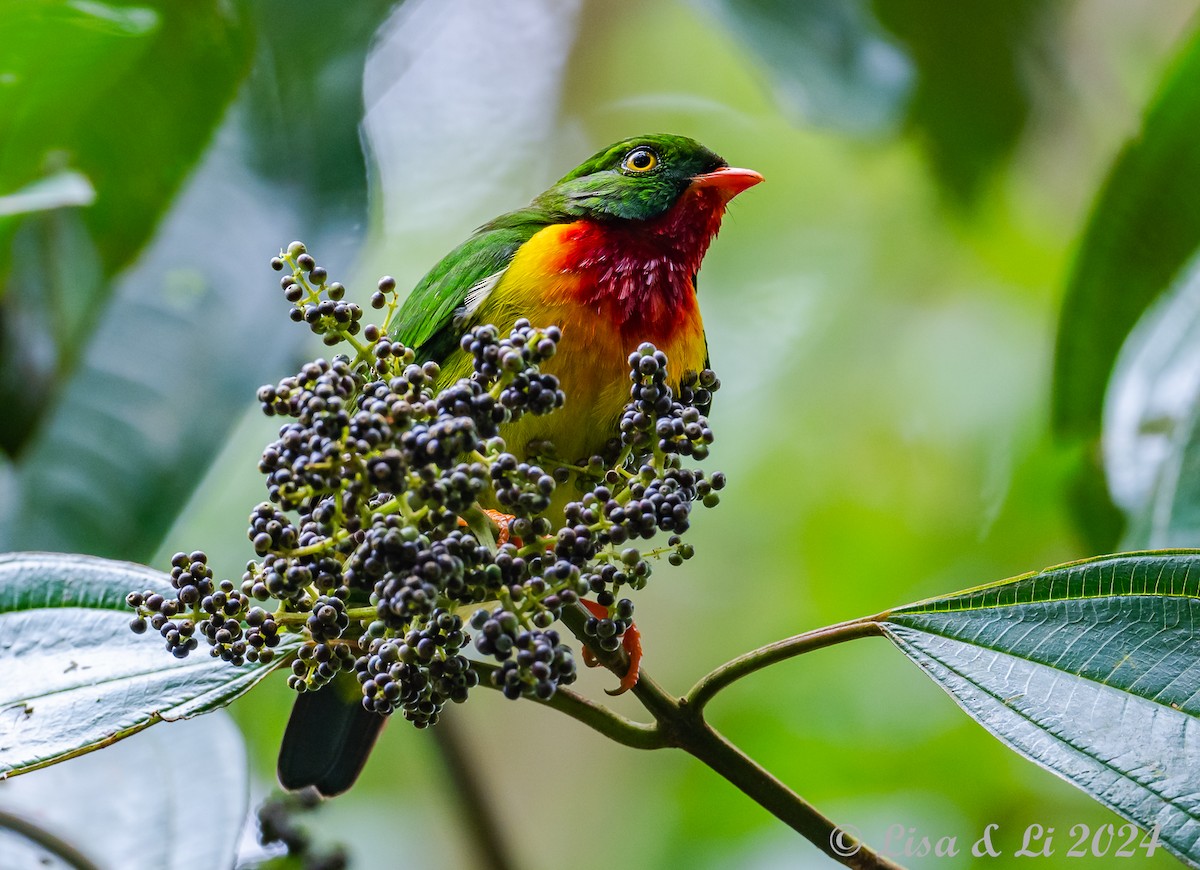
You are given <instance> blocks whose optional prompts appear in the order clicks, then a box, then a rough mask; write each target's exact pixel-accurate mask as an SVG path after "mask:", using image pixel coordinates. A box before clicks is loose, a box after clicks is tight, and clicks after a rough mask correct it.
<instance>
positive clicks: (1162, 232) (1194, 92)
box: [1053, 30, 1200, 443]
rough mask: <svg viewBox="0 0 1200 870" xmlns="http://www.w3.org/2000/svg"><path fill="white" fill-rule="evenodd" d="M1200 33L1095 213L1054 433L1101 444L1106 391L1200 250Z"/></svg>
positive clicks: (1070, 295)
mask: <svg viewBox="0 0 1200 870" xmlns="http://www.w3.org/2000/svg"><path fill="white" fill-rule="evenodd" d="M1198 80H1200V30H1197V31H1195V32H1193V33H1192V35H1191V37H1190V38H1189V39H1188V40H1187V41H1186V42H1185V44H1184V45H1183V47H1182V49H1181V50H1180V52H1179V54H1178V55H1177V56H1176V57H1175V60H1174V62H1173V63H1172V65H1171V67H1170V69H1169V70H1168V71H1167V73H1166V75H1165V76H1164V78H1163V80H1162V83H1161V84H1160V86H1159V89H1158V93H1157V95H1156V96H1155V97H1154V100H1153V101H1152V102H1151V104H1150V107H1149V109H1148V110H1147V112H1146V117H1145V120H1144V121H1143V123H1142V129H1141V132H1140V133H1139V134H1138V135H1137V136H1136V137H1134V138H1133V139H1132V140H1130V142H1129V143H1128V144H1127V145H1126V146H1125V148H1124V150H1123V151H1122V152H1121V155H1120V156H1119V157H1118V158H1117V161H1116V163H1115V164H1114V165H1113V168H1112V170H1111V171H1110V173H1109V176H1108V179H1107V180H1106V182H1105V184H1104V188H1103V189H1102V190H1101V192H1100V195H1099V197H1098V198H1097V200H1096V203H1095V205H1094V206H1093V208H1092V213H1091V218H1090V220H1089V222H1088V226H1087V229H1086V230H1085V232H1084V235H1083V240H1082V241H1081V243H1080V246H1079V252H1078V254H1077V255H1076V259H1075V265H1074V268H1073V270H1072V273H1071V277H1070V280H1069V283H1068V285H1067V291H1066V296H1065V297H1064V299H1063V305H1062V314H1061V316H1060V318H1059V325H1058V345H1057V348H1056V352H1055V369H1054V407H1053V413H1054V426H1055V429H1056V431H1057V432H1058V433H1059V434H1060V435H1061V436H1063V437H1065V438H1070V439H1078V440H1082V441H1085V442H1089V443H1090V442H1094V441H1096V440H1097V439H1098V438H1099V433H1100V422H1101V407H1102V403H1103V398H1104V390H1105V385H1106V384H1107V382H1108V378H1109V373H1110V371H1111V370H1112V366H1113V362H1114V360H1115V359H1116V357H1117V352H1118V350H1119V349H1120V347H1121V345H1122V343H1123V342H1124V341H1125V338H1126V336H1128V335H1129V332H1130V330H1131V329H1132V328H1133V325H1134V324H1135V323H1136V322H1137V320H1138V318H1139V317H1141V315H1142V313H1143V312H1144V311H1145V310H1146V308H1147V307H1148V306H1149V305H1150V303H1151V302H1152V301H1153V300H1154V299H1156V298H1157V297H1158V296H1159V294H1160V293H1162V292H1163V291H1164V290H1166V288H1167V287H1168V286H1169V285H1170V282H1171V279H1172V277H1173V276H1174V275H1175V274H1176V273H1177V272H1178V271H1179V270H1180V268H1181V267H1182V266H1183V265H1184V263H1185V262H1187V260H1188V258H1189V257H1190V256H1191V255H1192V252H1193V251H1195V250H1196V249H1197V248H1198V247H1200V197H1197V196H1196V194H1195V191H1196V190H1197V189H1198V188H1200V149H1198V148H1197V147H1196V130H1197V129H1198V128H1200V88H1197V87H1196V82H1197V81H1198Z"/></svg>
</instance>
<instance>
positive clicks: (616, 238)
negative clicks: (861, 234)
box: [279, 134, 763, 795]
mask: <svg viewBox="0 0 1200 870" xmlns="http://www.w3.org/2000/svg"><path fill="white" fill-rule="evenodd" d="M762 180H763V179H762V176H761V175H759V174H758V173H757V172H754V171H752V170H749V169H735V168H732V167H730V166H729V165H728V164H727V163H726V162H725V161H724V160H723V159H722V158H720V157H719V156H717V155H716V154H714V153H713V152H712V151H709V150H708V149H707V148H705V147H704V146H702V145H701V144H700V143H698V142H696V141H694V140H692V139H688V138H686V137H684V136H675V135H667V134H659V135H649V136H638V137H635V138H632V139H625V140H623V141H621V142H618V143H616V144H615V145H612V146H610V147H608V148H605V149H604V150H603V151H600V152H599V153H597V154H596V155H594V156H593V157H591V158H589V159H588V160H586V161H584V162H583V163H582V164H580V165H579V166H578V167H576V168H575V169H574V170H572V171H571V172H569V173H568V174H567V175H566V176H564V177H563V178H562V179H561V180H560V181H559V182H558V183H557V184H555V185H554V186H553V187H551V188H550V189H549V190H547V191H546V192H545V193H542V194H541V195H539V196H538V197H536V198H535V199H534V200H533V202H532V203H530V205H529V206H527V207H526V208H523V209H520V210H518V211H514V212H509V213H508V214H505V215H501V216H500V217H498V218H496V219H495V220H493V221H491V222H489V223H487V224H485V225H484V226H482V227H481V228H480V229H479V230H478V231H476V233H475V234H474V235H473V236H472V237H471V238H470V239H468V240H467V241H466V242H464V243H463V244H461V245H459V246H458V247H457V248H455V249H454V250H453V251H451V252H450V253H449V254H448V255H447V256H446V257H445V258H443V259H442V260H441V262H439V263H438V264H437V265H436V266H434V267H433V269H432V270H430V272H429V273H428V274H427V275H426V276H425V277H424V278H423V279H422V280H421V282H420V283H419V284H418V285H417V286H416V288H415V289H414V290H413V291H412V293H411V294H410V295H409V297H408V299H407V300H406V302H405V303H404V305H403V306H402V308H401V309H400V311H399V313H398V317H397V323H398V329H393V330H392V331H393V333H394V336H395V338H396V339H397V340H398V341H400V342H402V343H403V344H405V345H407V346H409V347H411V348H413V349H414V350H415V351H416V353H417V356H418V358H419V359H422V360H434V361H436V362H438V363H439V364H440V365H441V372H442V373H441V375H440V379H441V380H440V384H439V385H440V386H444V385H446V384H449V383H453V382H454V381H455V380H457V379H458V378H461V377H465V376H468V375H469V374H470V373H471V358H470V356H469V355H468V354H467V353H466V352H464V351H463V350H462V349H461V348H460V346H459V341H460V339H461V337H462V335H463V333H464V332H466V331H467V330H469V329H471V328H472V327H474V326H476V325H479V324H484V323H491V324H494V325H495V326H497V327H498V328H499V329H500V332H501V334H507V333H508V331H509V330H510V329H511V327H512V325H513V324H514V323H515V322H516V320H517V319H519V318H522V317H524V318H527V319H529V320H530V321H531V322H532V323H533V324H534V325H535V326H549V325H552V324H554V325H557V326H559V327H560V328H561V329H562V336H563V337H562V341H561V343H560V350H559V353H558V354H556V355H555V356H554V357H553V358H552V359H551V360H550V361H549V362H548V363H547V364H545V365H544V366H543V367H542V368H543V371H545V372H548V373H550V374H554V375H556V376H557V377H558V378H559V382H560V385H561V387H562V389H563V391H564V392H565V394H566V397H567V404H566V407H565V408H564V409H563V410H561V411H557V412H555V413H553V414H549V415H546V416H539V415H533V414H527V415H525V416H524V417H522V418H521V419H520V420H519V421H517V422H516V423H514V424H512V425H510V426H508V427H507V428H505V429H503V430H502V433H501V434H502V435H503V436H504V439H505V441H506V443H507V445H508V449H509V450H510V451H511V452H512V453H514V454H516V455H517V456H523V455H525V453H526V450H527V447H528V445H529V444H530V442H533V441H543V440H548V441H550V442H551V443H553V445H554V447H555V449H556V451H557V454H558V456H559V457H560V458H562V459H564V460H567V461H571V460H575V459H579V458H584V459H586V457H588V456H591V455H592V454H594V453H597V452H599V451H600V450H601V449H602V448H603V447H604V445H605V443H606V442H607V441H608V440H609V439H610V438H612V437H613V436H614V435H616V434H617V431H618V421H619V418H620V415H621V411H622V408H623V407H624V405H625V403H626V402H627V401H628V396H629V375H628V371H629V367H628V363H627V358H628V356H629V354H630V352H631V351H633V350H635V349H636V348H637V347H638V345H639V344H641V343H642V342H646V341H649V342H652V343H653V344H655V345H656V346H657V347H658V348H659V349H660V350H662V351H664V352H665V353H666V354H667V357H668V359H669V360H670V365H671V371H672V373H673V379H674V384H673V386H677V385H678V381H679V378H680V377H681V376H682V375H683V374H684V373H685V372H687V371H689V370H690V371H699V370H701V369H704V368H706V367H707V364H708V347H707V343H706V341H705V336H704V327H703V324H702V322H701V319H700V308H699V304H698V302H697V299H696V273H697V271H698V270H699V268H700V263H701V260H703V258H704V254H705V252H706V251H707V250H708V246H709V243H710V242H711V241H712V239H713V237H714V236H716V234H717V230H718V229H719V228H720V225H721V218H722V216H723V215H724V213H725V207H726V205H727V204H728V203H729V201H730V200H731V199H732V198H733V197H734V196H736V195H737V194H738V193H740V192H742V191H743V190H746V189H747V188H749V187H752V186H753V185H755V184H758V183H759V182H760V181H762ZM571 489H572V488H571V487H569V486H564V487H561V488H560V490H561V491H562V492H563V493H564V495H563V496H562V497H561V498H560V500H559V502H558V503H556V506H552V508H551V510H555V508H556V507H557V510H559V511H561V508H562V502H563V501H565V498H566V494H568V493H570V491H571ZM631 670H633V669H631ZM633 675H634V677H635V678H636V671H634V674H633ZM384 721H385V719H384V717H382V716H379V715H378V714H376V713H373V712H368V711H367V710H365V709H364V708H363V706H362V704H361V692H360V690H359V688H358V686H357V684H356V682H355V680H354V679H353V678H349V679H348V681H346V684H345V685H342V684H340V683H339V681H338V680H335V681H334V683H333V684H331V685H329V686H327V687H326V688H324V689H321V690H320V691H317V692H310V693H307V694H302V695H300V697H299V698H298V699H297V701H296V705H295V707H294V708H293V711H292V717H291V719H290V721H289V722H288V727H287V731H286V733H285V734H284V739H283V745H282V747H281V750H280V757H279V779H280V782H281V783H282V785H283V786H284V787H285V788H288V789H298V788H303V787H305V786H310V785H311V786H315V787H316V788H317V789H318V790H319V791H320V792H321V793H322V794H325V795H334V794H338V793H340V792H342V791H345V790H346V789H347V788H349V787H350V785H352V784H353V782H354V780H355V779H356V778H357V776H358V773H359V772H360V771H361V769H362V766H363V764H364V763H365V762H366V759H367V756H368V754H369V752H370V750H371V747H372V745H373V744H374V741H375V737H376V736H377V735H378V733H379V730H380V728H381V727H382V725H383V723H384Z"/></svg>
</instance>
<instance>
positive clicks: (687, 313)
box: [558, 188, 725, 346]
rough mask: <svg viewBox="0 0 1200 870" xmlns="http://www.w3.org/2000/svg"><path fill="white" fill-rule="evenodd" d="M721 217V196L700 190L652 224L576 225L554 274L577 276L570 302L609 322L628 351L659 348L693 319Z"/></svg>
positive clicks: (691, 192) (688, 194)
mask: <svg viewBox="0 0 1200 870" xmlns="http://www.w3.org/2000/svg"><path fill="white" fill-rule="evenodd" d="M724 214H725V198H724V197H722V195H721V194H720V192H718V191H717V190H714V189H711V188H699V189H693V190H689V191H688V192H686V193H685V194H684V195H683V196H682V197H680V199H679V201H678V202H677V203H676V204H675V205H674V206H672V208H671V209H670V210H669V211H668V212H667V213H666V214H664V215H662V216H661V217H659V218H656V219H655V220H651V221H614V222H611V223H609V222H605V223H601V222H599V221H591V220H581V221H577V222H576V223H574V224H571V225H570V229H569V230H568V231H567V232H566V233H565V234H564V235H563V237H562V239H561V240H562V242H563V243H564V245H563V253H562V257H561V259H560V260H559V263H558V268H559V270H560V271H562V272H570V273H574V274H577V275H579V276H580V277H581V278H583V280H582V281H581V282H580V284H579V288H578V291H577V296H576V301H577V302H578V303H579V304H581V305H584V306H587V307H588V308H590V309H592V310H594V311H595V312H596V314H597V315H598V316H602V317H608V318H611V319H612V320H613V321H615V323H616V324H617V325H618V328H619V329H620V330H621V332H622V334H623V335H625V336H627V337H628V338H629V339H630V340H632V342H633V344H632V345H631V346H636V344H637V343H638V342H641V341H651V342H654V343H655V344H658V345H660V346H661V345H662V344H664V343H666V342H667V341H669V340H670V339H671V337H672V336H673V335H674V334H675V333H676V331H677V330H678V329H679V328H681V327H684V326H686V325H689V322H690V321H691V320H692V319H693V318H695V317H698V316H699V312H698V307H697V304H696V285H695V277H696V272H697V271H698V270H699V269H700V263H701V261H702V260H703V259H704V254H705V252H706V251H707V250H708V246H709V244H710V243H711V242H712V240H713V238H714V237H715V236H716V235H717V231H718V230H719V229H720V227H721V218H722V216H723V215H724Z"/></svg>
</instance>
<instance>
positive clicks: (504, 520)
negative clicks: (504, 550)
mask: <svg viewBox="0 0 1200 870" xmlns="http://www.w3.org/2000/svg"><path fill="white" fill-rule="evenodd" d="M483 512H484V513H485V514H487V515H488V519H490V520H491V521H492V522H493V523H495V524H496V528H498V529H499V530H500V531H499V532H498V533H497V534H496V545H497V546H504V545H505V544H507V543H508V542H509V539H510V538H511V537H512V533H511V532H510V531H509V530H508V524H509V523H511V522H512V521H513V519H514V518H513V515H512V514H506V513H504V512H503V511H494V510H490V509H489V508H484V509H483ZM514 543H516V544H517V545H518V546H519V545H520V543H521V541H520V539H519V538H517V539H515V540H514Z"/></svg>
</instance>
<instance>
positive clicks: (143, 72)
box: [0, 0, 253, 455]
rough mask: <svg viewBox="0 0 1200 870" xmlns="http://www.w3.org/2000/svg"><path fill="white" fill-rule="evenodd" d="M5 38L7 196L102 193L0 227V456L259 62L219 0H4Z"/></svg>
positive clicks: (13, 450)
mask: <svg viewBox="0 0 1200 870" xmlns="http://www.w3.org/2000/svg"><path fill="white" fill-rule="evenodd" d="M0 33H3V34H4V41H5V51H4V52H3V54H2V55H0V82H2V84H0V195H6V196H11V195H13V194H15V193H18V192H20V191H28V190H29V188H30V186H31V185H36V184H37V183H38V182H39V181H46V180H49V179H51V178H55V177H62V176H63V175H64V174H65V173H69V174H70V175H71V176H72V177H76V178H78V179H79V180H80V181H83V182H85V183H86V184H87V185H90V187H91V189H92V190H94V191H95V193H96V196H95V198H94V201H91V202H89V203H87V204H86V206H84V207H81V208H70V209H66V210H65V211H55V212H48V213H46V212H43V213H39V214H34V215H23V216H22V215H17V216H9V217H3V216H0V368H2V369H3V370H4V371H5V373H6V374H7V375H8V376H6V377H3V378H0V404H3V405H4V407H5V408H6V409H7V413H5V414H4V415H0V449H3V450H4V451H6V452H8V453H10V454H12V455H15V454H17V453H19V452H20V451H21V449H22V448H23V447H24V445H25V444H26V442H27V440H28V439H29V438H30V437H31V435H32V434H33V432H34V430H35V427H36V425H37V423H38V422H39V418H40V416H41V414H42V413H43V412H44V410H45V408H46V402H45V399H46V397H47V396H52V395H54V394H55V393H57V391H58V389H59V387H60V385H61V383H62V381H63V380H64V379H65V378H66V377H68V376H69V374H70V373H71V370H72V369H73V367H74V365H75V364H76V363H77V362H78V360H79V353H78V349H79V348H80V347H81V346H83V345H84V344H85V342H86V338H87V330H88V329H90V328H91V325H92V324H93V323H94V322H95V320H96V317H97V314H98V312H99V311H101V310H102V309H103V303H104V300H105V298H106V297H107V295H108V293H109V292H110V291H111V283H110V282H109V281H108V279H109V278H111V277H112V276H113V275H115V274H116V273H117V272H118V271H119V270H120V269H121V268H123V267H124V266H126V265H127V264H128V263H129V262H130V261H131V259H132V258H133V256H134V255H135V254H136V253H137V252H138V251H139V250H140V249H141V248H142V247H143V246H144V245H145V244H146V242H147V241H148V240H149V238H150V236H151V233H152V230H153V229H154V227H155V225H156V224H157V223H158V221H159V219H160V218H161V216H162V215H163V214H164V212H165V211H166V209H167V206H168V205H169V204H170V202H171V201H172V199H173V197H174V195H175V193H176V192H177V191H178V189H179V187H180V186H181V184H182V183H183V181H184V179H185V178H186V177H187V175H188V173H189V171H190V170H191V169H192V167H193V166H194V165H195V163H196V161H197V160H198V159H199V157H200V155H201V154H202V153H203V151H204V149H205V147H206V146H207V144H208V142H209V140H210V138H211V137H212V134H213V133H214V131H215V130H216V129H217V125H218V123H219V121H220V120H221V117H222V115H223V114H224V112H225V109H226V107H227V106H228V105H229V103H230V101H231V100H232V99H233V96H234V94H235V93H236V91H237V87H238V83H239V82H240V81H241V79H242V77H243V75H244V74H245V72H246V70H247V69H248V67H249V63H250V58H251V57H252V54H253V53H252V52H251V51H250V43H251V36H250V31H249V30H248V29H247V28H246V27H244V26H243V25H242V24H241V23H240V22H239V21H238V19H237V18H236V17H235V16H233V15H232V14H231V6H230V4H228V3H224V2H221V0H200V2H192V3H187V4H179V3H172V2H166V0H144V2H139V3H127V2H109V3H104V2H96V0H88V2H66V0H31V2H22V3H6V4H0ZM146 119H153V120H152V123H150V122H147V121H146ZM76 200H77V201H78V200H79V197H76ZM65 204H66V205H76V204H79V205H82V203H79V202H76V203H65ZM14 373H15V375H14Z"/></svg>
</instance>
